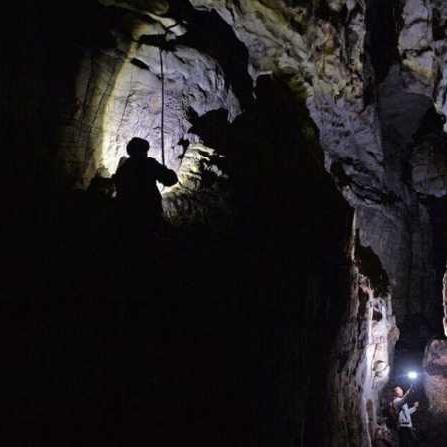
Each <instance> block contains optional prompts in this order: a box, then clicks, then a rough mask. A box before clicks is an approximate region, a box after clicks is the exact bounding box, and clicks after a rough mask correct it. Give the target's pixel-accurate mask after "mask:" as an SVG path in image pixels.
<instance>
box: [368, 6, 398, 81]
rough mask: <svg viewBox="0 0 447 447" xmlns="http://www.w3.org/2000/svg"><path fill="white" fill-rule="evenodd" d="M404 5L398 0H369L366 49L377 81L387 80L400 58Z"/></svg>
mask: <svg viewBox="0 0 447 447" xmlns="http://www.w3.org/2000/svg"><path fill="white" fill-rule="evenodd" d="M401 8H402V6H401V5H400V3H399V1H398V0H368V1H367V9H366V31H367V37H366V51H367V53H368V55H369V58H370V59H371V63H372V66H373V68H374V72H375V75H376V82H377V84H380V83H381V82H382V81H384V80H385V78H386V76H387V74H388V71H389V69H390V67H391V65H393V64H394V63H397V62H398V61H399V59H400V56H399V50H398V40H399V32H400V26H401V24H400V23H399V22H398V21H399V20H400V19H399V18H400V17H401V14H400V10H401Z"/></svg>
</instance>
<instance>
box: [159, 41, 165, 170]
mask: <svg viewBox="0 0 447 447" xmlns="http://www.w3.org/2000/svg"><path fill="white" fill-rule="evenodd" d="M159 51H160V76H161V162H162V164H163V166H165V132H164V128H165V75H164V69H163V50H162V49H161V47H160V48H159Z"/></svg>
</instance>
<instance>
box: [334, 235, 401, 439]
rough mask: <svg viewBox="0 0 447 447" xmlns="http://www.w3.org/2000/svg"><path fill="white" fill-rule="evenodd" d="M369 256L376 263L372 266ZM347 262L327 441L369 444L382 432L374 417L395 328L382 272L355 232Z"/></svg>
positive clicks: (386, 376) (395, 336) (389, 363)
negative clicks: (347, 294) (347, 295)
mask: <svg viewBox="0 0 447 447" xmlns="http://www.w3.org/2000/svg"><path fill="white" fill-rule="evenodd" d="M371 259H372V260H373V261H375V264H376V265H375V266H373V268H372V269H371ZM351 261H352V268H351V280H352V288H351V301H350V305H349V307H348V310H347V312H346V315H345V317H344V321H343V324H342V325H341V327H340V334H339V337H338V340H337V344H336V345H335V349H334V351H333V359H332V361H331V366H332V368H331V371H330V379H329V383H330V392H329V396H330V401H331V410H332V411H331V414H332V415H333V419H332V421H331V425H332V433H333V435H332V439H331V441H330V443H329V445H333V446H346V445H352V446H362V447H363V446H368V447H370V446H372V445H375V444H374V442H375V441H376V440H379V439H381V438H382V437H383V436H384V433H382V432H384V431H385V428H384V426H383V425H382V424H383V422H382V421H379V420H378V417H377V416H378V414H379V412H380V394H381V392H382V390H383V388H384V386H385V385H386V384H387V382H388V379H389V374H390V369H391V366H392V362H393V355H394V348H395V344H396V342H397V340H398V338H399V330H398V328H397V326H396V319H395V316H394V315H393V311H392V304H391V295H390V294H389V292H387V289H388V287H389V285H387V279H386V273H384V272H383V270H381V267H380V262H379V261H377V258H375V255H374V254H372V253H368V251H367V250H365V249H364V248H363V247H361V245H360V242H359V239H358V238H357V239H356V238H354V236H353V239H352V249H351ZM368 264H369V265H368ZM377 269H378V270H377ZM368 275H370V276H368ZM383 275H384V276H383ZM380 276H382V278H380Z"/></svg>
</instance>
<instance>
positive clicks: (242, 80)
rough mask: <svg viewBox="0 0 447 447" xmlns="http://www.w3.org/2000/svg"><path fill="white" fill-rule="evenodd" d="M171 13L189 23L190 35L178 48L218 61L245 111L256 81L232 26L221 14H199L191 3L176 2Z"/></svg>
mask: <svg viewBox="0 0 447 447" xmlns="http://www.w3.org/2000/svg"><path fill="white" fill-rule="evenodd" d="M170 13H171V14H172V15H173V16H174V17H177V19H178V20H179V21H182V20H186V22H187V23H188V32H187V33H186V34H185V35H184V36H181V37H180V38H178V39H177V40H176V45H183V46H188V47H191V48H196V49H197V50H199V51H200V52H201V53H204V54H208V55H209V56H211V57H213V58H214V59H216V60H217V61H218V62H219V64H220V66H221V67H222V70H223V72H224V73H225V79H226V80H227V81H228V84H229V85H231V86H232V88H233V91H234V93H235V95H236V97H237V98H238V99H239V101H240V104H241V107H242V109H246V108H247V107H249V106H250V104H252V103H253V97H252V94H251V92H252V88H253V81H252V79H251V77H250V75H249V74H248V51H247V48H246V47H245V45H244V44H243V43H242V42H240V41H239V40H238V38H237V37H236V35H235V34H234V31H233V29H232V28H231V26H230V25H228V24H227V23H226V22H225V21H224V20H223V19H222V18H221V17H220V16H219V14H218V13H217V12H215V11H212V12H208V11H198V10H196V9H194V8H193V7H192V6H191V4H190V3H189V1H182V2H173V3H172V5H171V11H170Z"/></svg>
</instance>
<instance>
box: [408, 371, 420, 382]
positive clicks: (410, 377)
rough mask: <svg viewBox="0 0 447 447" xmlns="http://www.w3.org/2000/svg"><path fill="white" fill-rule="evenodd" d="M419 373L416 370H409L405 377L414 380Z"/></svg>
mask: <svg viewBox="0 0 447 447" xmlns="http://www.w3.org/2000/svg"><path fill="white" fill-rule="evenodd" d="M418 376H419V374H418V373H417V372H416V371H409V372H408V374H407V377H408V378H409V379H410V380H416V379H417V378H418Z"/></svg>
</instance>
